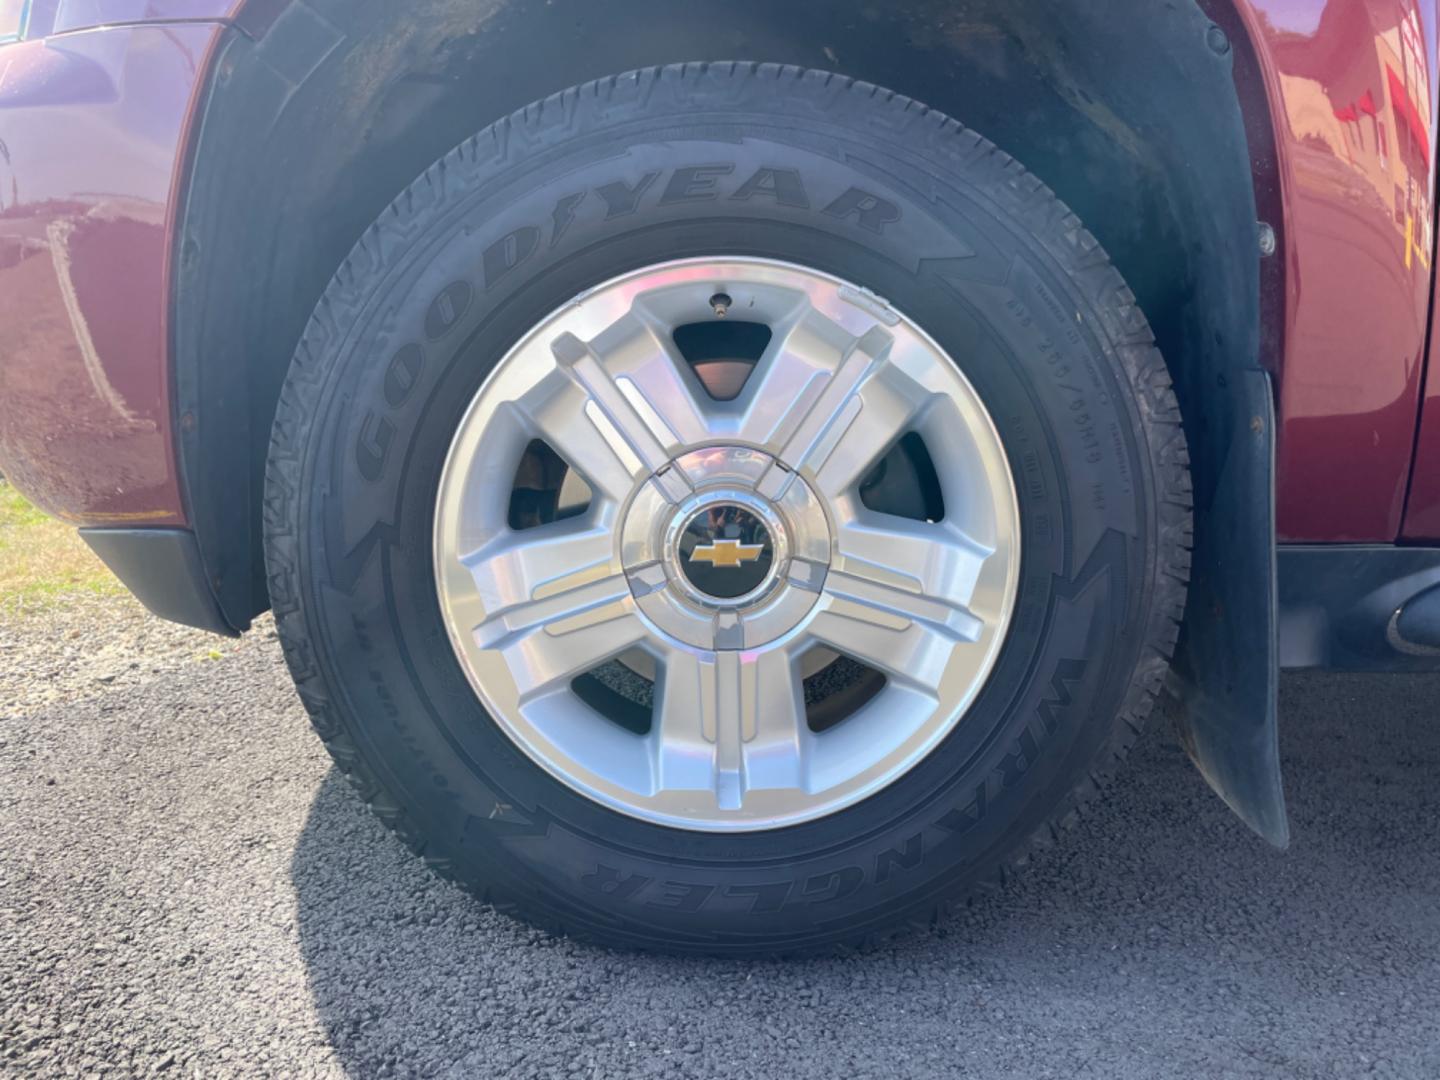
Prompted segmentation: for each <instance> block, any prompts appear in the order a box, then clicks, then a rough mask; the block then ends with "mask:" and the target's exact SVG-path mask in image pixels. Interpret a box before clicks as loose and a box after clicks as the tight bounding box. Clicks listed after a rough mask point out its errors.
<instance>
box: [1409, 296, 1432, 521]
mask: <svg viewBox="0 0 1440 1080" xmlns="http://www.w3.org/2000/svg"><path fill="white" fill-rule="evenodd" d="M1437 286H1440V282H1437ZM1437 299H1440V298H1437ZM1431 310H1432V311H1434V310H1435V309H1434V308H1432V309H1431ZM1437 352H1440V341H1436V340H1435V338H1434V335H1433V334H1432V335H1431V341H1430V357H1429V360H1428V361H1427V364H1426V373H1425V401H1424V404H1423V406H1422V407H1421V413H1420V431H1419V433H1418V435H1417V436H1416V438H1415V464H1414V467H1413V469H1412V471H1411V477H1410V499H1409V501H1408V502H1407V503H1406V506H1405V531H1404V532H1403V533H1402V534H1401V538H1402V539H1403V540H1407V541H1429V542H1431V543H1434V542H1436V541H1440V360H1436V358H1435V357H1436V353H1437Z"/></svg>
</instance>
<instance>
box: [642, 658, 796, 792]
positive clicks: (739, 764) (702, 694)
mask: <svg viewBox="0 0 1440 1080" xmlns="http://www.w3.org/2000/svg"><path fill="white" fill-rule="evenodd" d="M657 700H658V704H659V709H658V714H657V721H658V722H657V724H656V726H655V731H654V733H653V735H652V738H653V741H654V748H655V760H656V775H657V786H658V787H659V788H661V789H672V790H689V791H694V790H704V789H709V790H713V791H714V792H715V799H716V803H717V805H719V806H720V807H721V808H722V809H726V810H738V809H739V808H740V806H741V805H742V803H743V801H744V795H745V792H746V791H750V790H754V789H759V788H802V789H803V788H805V787H806V786H807V782H808V778H807V770H806V751H807V747H808V740H809V737H810V733H809V731H808V729H807V728H806V727H805V709H804V705H803V703H802V700H801V696H800V684H799V679H798V677H797V676H796V674H795V670H794V665H793V664H792V663H791V661H790V658H789V656H788V655H787V654H786V653H784V652H783V651H770V652H761V653H758V654H750V653H743V652H719V653H696V652H690V651H686V650H680V649H675V650H672V651H671V652H670V653H669V654H668V656H667V657H666V659H665V662H664V668H663V670H662V672H661V675H660V691H659V695H658V698H657Z"/></svg>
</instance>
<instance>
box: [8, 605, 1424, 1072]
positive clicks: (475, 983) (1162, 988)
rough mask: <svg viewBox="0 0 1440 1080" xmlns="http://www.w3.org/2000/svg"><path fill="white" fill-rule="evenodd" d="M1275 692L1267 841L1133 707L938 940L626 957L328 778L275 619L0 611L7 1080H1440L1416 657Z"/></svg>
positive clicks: (92, 609) (112, 610) (91, 609)
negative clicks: (992, 881)
mask: <svg viewBox="0 0 1440 1080" xmlns="http://www.w3.org/2000/svg"><path fill="white" fill-rule="evenodd" d="M212 650H218V658H215V657H216V655H217V654H215V653H212ZM1282 699H1283V700H1282V714H1283V722H1284V734H1285V751H1286V755H1285V756H1286V767H1287V777H1288V782H1289V793H1290V799H1291V815H1292V825H1293V827H1294V833H1295V841H1294V844H1293V846H1292V848H1291V850H1290V851H1289V852H1288V853H1285V854H1280V853H1276V852H1272V851H1270V850H1269V849H1267V848H1266V847H1264V846H1263V845H1262V844H1260V843H1259V842H1258V841H1256V840H1254V839H1252V838H1251V837H1250V836H1249V835H1248V834H1247V833H1246V832H1245V831H1244V830H1243V829H1242V828H1241V827H1240V826H1239V825H1237V824H1236V823H1235V822H1234V821H1233V820H1232V819H1231V818H1230V816H1229V814H1228V812H1227V811H1226V810H1225V809H1224V808H1223V807H1222V806H1221V805H1220V804H1219V802H1218V801H1217V800H1216V799H1215V798H1214V797H1213V796H1211V795H1210V794H1209V793H1208V792H1207V790H1206V789H1205V787H1204V785H1203V784H1202V782H1201V781H1200V779H1199V777H1198V776H1197V775H1196V774H1195V772H1194V771H1193V769H1191V768H1190V766H1189V765H1188V763H1187V762H1186V761H1185V759H1184V757H1183V755H1182V754H1181V752H1180V751H1179V749H1178V748H1177V747H1176V745H1175V742H1174V740H1173V739H1172V738H1171V737H1170V734H1169V725H1168V723H1166V722H1158V723H1156V724H1154V725H1152V728H1151V731H1150V734H1149V735H1148V736H1147V737H1146V738H1145V739H1143V740H1142V742H1141V744H1140V746H1139V747H1138V748H1137V750H1136V752H1135V755H1134V757H1133V759H1132V762H1131V767H1130V768H1129V769H1128V770H1127V771H1126V772H1125V774H1124V777H1123V779H1122V781H1121V782H1120V783H1119V784H1118V785H1117V788H1116V790H1115V791H1114V792H1113V793H1112V795H1111V796H1110V798H1108V799H1107V800H1106V801H1105V802H1104V804H1103V805H1102V807H1101V808H1100V809H1098V810H1097V811H1096V812H1094V813H1093V814H1091V815H1090V816H1089V817H1088V818H1087V819H1086V820H1085V821H1084V822H1083V823H1082V824H1081V826H1080V827H1079V828H1078V830H1077V831H1076V833H1075V835H1072V836H1071V837H1070V838H1069V842H1068V843H1066V844H1064V845H1063V846H1062V848H1061V849H1060V850H1059V851H1057V852H1055V853H1053V854H1051V855H1050V856H1048V857H1047V858H1045V859H1043V860H1042V861H1041V862H1040V863H1039V864H1038V865H1037V866H1035V868H1034V870H1033V872H1032V873H1030V874H1028V875H1027V876H1025V877H1023V878H1022V879H1021V880H1019V881H1018V882H1015V883H1014V884H1012V885H1011V886H1010V887H1008V888H1007V889H1005V890H1003V891H1002V892H1001V893H1000V894H999V895H998V896H996V897H994V898H993V899H991V900H987V901H986V902H984V903H982V904H979V905H977V906H975V907H973V908H972V909H970V910H969V911H968V912H966V913H965V914H963V915H961V916H959V917H957V918H955V919H954V920H952V921H951V922H950V923H949V924H947V925H946V926H945V927H943V928H942V929H940V930H937V931H936V932H934V933H933V934H931V935H929V936H925V937H922V938H918V939H914V940H911V941H909V942H908V943H906V944H904V945H902V946H900V947H898V948H892V949H889V950H884V951H878V952H874V953H872V954H870V955H866V956H862V957H854V958H847V959H842V960H831V961H806V962H800V963H745V962H715V961H705V960H675V959H667V958H657V957H637V956H628V955H619V954H613V953H607V952H604V951H601V950H598V949H593V948H588V947H582V946H578V945H575V944H573V943H571V942H567V941H563V940H554V939H551V938H547V937H545V936H544V935H541V934H538V933H535V932H532V931H530V930H528V929H526V928H524V927H522V926H520V925H517V924H515V923H512V922H510V921H509V920H507V919H505V918H503V917H500V916H497V915H495V914H493V913H492V912H490V911H488V910H486V909H484V908H482V907H480V906H479V905H478V904H476V903H473V902H471V901H470V900H468V899H467V898H466V897H465V896H464V895H463V894H461V893H460V892H459V891H457V890H456V889H455V888H453V887H452V886H449V885H446V884H444V883H442V882H440V881H437V880H436V879H434V878H432V877H431V876H430V875H429V874H428V873H426V872H425V871H424V870H422V868H421V867H420V866H419V865H418V864H417V862H416V861H415V860H413V859H412V858H410V857H409V856H408V855H407V854H405V852H404V851H403V850H402V849H401V847H400V845H399V844H398V843H397V842H395V841H394V840H392V839H391V838H390V837H389V836H388V835H387V834H386V833H385V831H384V830H383V829H382V828H381V827H380V826H379V825H378V824H377V823H376V822H375V821H373V820H372V819H371V818H370V817H369V816H368V814H367V813H366V811H365V810H364V808H363V807H362V806H361V805H360V804H359V803H358V801H357V800H356V799H355V798H354V797H353V796H352V795H351V794H350V792H349V790H348V789H347V787H346V785H345V784H344V783H343V781H341V780H340V779H339V778H338V777H337V776H336V774H335V773H334V772H333V771H332V770H331V769H330V767H329V762H328V759H327V758H326V757H325V755H324V753H323V752H322V751H321V749H320V747H319V744H318V743H317V742H316V741H315V740H314V739H313V738H312V737H311V736H310V733H309V731H308V730H307V728H306V723H305V718H304V716H303V713H302V711H301V709H300V707H299V706H298V704H297V703H296V700H295V698H294V695H293V693H292V691H291V689H290V686H289V684H288V681H287V678H286V675H285V672H284V668H283V665H282V663H281V660H280V652H279V648H278V645H277V643H276V641H275V639H274V635H273V632H272V630H271V629H270V627H269V624H268V623H265V622H262V623H261V624H260V625H259V627H258V628H257V631H256V632H255V633H253V634H251V635H250V636H249V637H247V638H245V639H244V640H242V641H240V642H238V643H231V642H218V641H217V640H216V639H213V638H208V637H206V636H204V635H201V634H196V633H192V632H189V631H186V630H182V629H177V628H173V627H168V626H165V625H164V624H161V623H159V622H157V621H155V620H153V619H151V618H149V617H147V616H145V615H144V614H143V613H141V612H140V611H139V610H138V609H137V608H136V607H135V605H134V604H133V603H132V602H131V601H129V600H128V599H119V600H117V599H110V600H103V601H102V600H97V601H93V602H77V603H76V604H74V605H72V606H69V607H67V608H65V609H63V610H56V611H54V612H52V613H50V614H47V615H41V616H32V617H29V618H27V619H25V620H24V621H22V622H19V623H12V624H10V625H0V1072H3V1071H7V1070H9V1071H16V1072H24V1073H29V1074H35V1075H44V1076H50V1075H54V1076H69V1075H83V1074H89V1073H92V1072H93V1073H108V1074H111V1075H114V1074H121V1075H134V1074H151V1073H156V1072H164V1073H166V1074H168V1075H181V1076H189V1075H197V1076H199V1075H204V1076H213V1075H252V1076H253V1075H280V1074H285V1073H289V1074H296V1075H307V1076H308V1075H319V1076H343V1075H354V1076H386V1075H450V1076H456V1077H488V1076H495V1077H509V1076H517V1077H523V1076H578V1077H592V1076H593V1077H613V1076H627V1077H628V1076H635V1075H648V1074H652V1073H653V1074H664V1075H667V1076H712V1075H723V1076H726V1077H727V1078H741V1077H747V1076H754V1077H763V1078H767V1080H768V1078H770V1077H774V1076H778V1075H784V1076H786V1077H787V1078H796V1077H810V1076H815V1077H825V1078H827V1080H828V1078H833V1077H851V1076H886V1077H889V1076H916V1077H927V1078H928V1077H937V1076H947V1075H975V1076H982V1077H1024V1078H1027V1080H1030V1078H1037V1077H1047V1076H1057V1077H1066V1078H1069V1077H1077V1076H1098V1077H1105V1078H1124V1077H1137V1078H1140V1077H1143V1078H1146V1080H1149V1078H1154V1077H1168V1076H1177V1077H1178V1076H1185V1077H1193V1076H1204V1077H1206V1078H1209V1080H1214V1078H1220V1077H1241V1076H1245V1077H1249V1076H1255V1077H1276V1076H1287V1077H1289V1076H1300V1077H1328V1076H1343V1077H1350V1076H1357V1075H1367V1074H1373V1075H1380V1076H1415V1077H1434V1076H1437V1075H1440V964H1437V952H1440V948H1437V945H1440V908H1437V904H1436V896H1437V893H1440V845H1437V843H1436V839H1435V838H1436V835H1437V821H1440V787H1437V784H1436V777H1437V775H1440V723H1437V722H1436V721H1437V715H1436V708H1435V702H1436V701H1437V700H1440V678H1432V677H1407V678H1379V677H1368V676H1367V677H1357V676H1345V677H1339V676H1321V675H1305V676H1295V677H1288V678H1287V679H1286V680H1285V681H1284V683H1283V686H1282Z"/></svg>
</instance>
